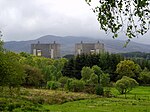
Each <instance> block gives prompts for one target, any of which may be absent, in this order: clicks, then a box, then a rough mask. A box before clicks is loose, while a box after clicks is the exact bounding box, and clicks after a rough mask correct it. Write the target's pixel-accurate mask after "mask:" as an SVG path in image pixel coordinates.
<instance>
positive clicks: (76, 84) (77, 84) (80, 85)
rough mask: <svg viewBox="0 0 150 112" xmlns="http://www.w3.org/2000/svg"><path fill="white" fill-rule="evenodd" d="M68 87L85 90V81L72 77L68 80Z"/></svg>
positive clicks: (75, 90)
mask: <svg viewBox="0 0 150 112" xmlns="http://www.w3.org/2000/svg"><path fill="white" fill-rule="evenodd" d="M66 87H67V89H68V90H69V91H73V92H81V91H83V90H84V87H85V82H84V81H82V80H77V79H74V80H73V79H70V80H68V81H67V84H66Z"/></svg>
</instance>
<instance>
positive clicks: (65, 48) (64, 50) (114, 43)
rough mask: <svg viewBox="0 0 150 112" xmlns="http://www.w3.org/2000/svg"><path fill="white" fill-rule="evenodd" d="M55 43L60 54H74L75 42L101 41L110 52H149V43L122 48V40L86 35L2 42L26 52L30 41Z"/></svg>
mask: <svg viewBox="0 0 150 112" xmlns="http://www.w3.org/2000/svg"><path fill="white" fill-rule="evenodd" d="M38 41H40V43H53V42H54V41H56V43H60V44H61V55H62V56H63V55H66V54H74V52H75V51H74V49H75V43H80V42H81V41H83V42H97V41H99V42H101V43H104V45H105V49H106V51H109V52H112V53H125V52H136V51H140V52H147V53H150V45H145V44H140V43H135V42H132V41H131V42H130V43H129V44H128V46H127V47H126V48H123V45H124V44H125V42H124V41H120V40H106V39H103V40H102V39H95V38H94V39H93V38H88V37H73V36H66V37H60V36H54V35H46V36H42V37H40V38H38V39H35V40H28V41H9V42H5V43H4V47H5V48H6V49H8V50H11V51H15V52H28V53H30V46H31V44H32V43H37V42H38Z"/></svg>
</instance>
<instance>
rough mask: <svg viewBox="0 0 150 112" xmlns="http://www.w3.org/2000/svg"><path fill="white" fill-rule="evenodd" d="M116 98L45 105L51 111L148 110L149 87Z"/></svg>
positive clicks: (147, 111) (139, 111)
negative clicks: (125, 97) (125, 96)
mask: <svg viewBox="0 0 150 112" xmlns="http://www.w3.org/2000/svg"><path fill="white" fill-rule="evenodd" d="M112 92H113V93H114V94H115V95H117V98H97V99H88V100H80V101H75V102H68V103H64V104H62V105H51V106H49V105H46V106H45V107H46V108H47V109H50V110H51V111H52V112H58V111H59V112H150V87H138V88H135V89H134V90H133V91H131V93H129V94H128V95H127V99H124V95H118V92H117V91H116V90H115V89H114V88H113V89H112Z"/></svg>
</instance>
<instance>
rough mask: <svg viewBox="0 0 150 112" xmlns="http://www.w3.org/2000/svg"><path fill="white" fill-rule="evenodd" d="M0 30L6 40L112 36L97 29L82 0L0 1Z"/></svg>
mask: <svg viewBox="0 0 150 112" xmlns="http://www.w3.org/2000/svg"><path fill="white" fill-rule="evenodd" d="M94 5H95V4H94ZM0 30H2V32H3V35H4V36H3V38H2V39H3V40H5V41H10V40H31V39H35V38H38V37H40V36H43V35H47V34H50V35H59V36H68V35H72V36H88V37H99V38H106V37H107V38H108V37H110V38H111V35H106V34H105V33H104V32H103V31H100V30H99V23H98V21H97V19H96V15H95V14H94V13H93V12H92V10H91V9H90V7H89V6H88V5H87V4H86V3H85V1H84V0H0ZM146 36H148V35H146ZM135 40H136V39H135ZM147 40H148V39H147ZM147 40H146V41H144V40H142V39H141V41H142V42H147Z"/></svg>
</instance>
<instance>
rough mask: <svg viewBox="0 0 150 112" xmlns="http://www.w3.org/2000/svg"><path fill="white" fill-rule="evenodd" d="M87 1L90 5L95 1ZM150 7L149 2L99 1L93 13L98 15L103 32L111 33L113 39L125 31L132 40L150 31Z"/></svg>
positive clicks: (140, 0) (136, 0)
mask: <svg viewBox="0 0 150 112" xmlns="http://www.w3.org/2000/svg"><path fill="white" fill-rule="evenodd" d="M85 1H86V2H87V3H88V4H89V5H90V4H92V1H94V0H85ZM149 7H150V1H149V0H99V3H98V4H97V6H96V7H95V8H93V12H94V13H96V14H97V20H98V22H99V24H100V28H101V29H102V30H104V31H106V32H108V31H111V32H112V33H113V34H114V35H113V38H117V37H118V33H119V32H120V31H124V29H125V31H124V32H125V34H126V36H127V37H128V39H129V40H130V39H131V38H133V37H137V36H138V35H139V34H141V35H143V34H145V33H146V32H147V31H148V30H149V24H150V18H149V17H150V9H149ZM124 23H125V24H124ZM129 40H128V41H129Z"/></svg>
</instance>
